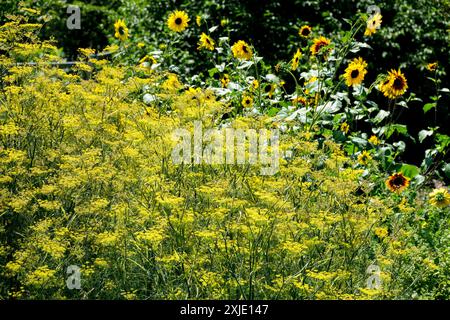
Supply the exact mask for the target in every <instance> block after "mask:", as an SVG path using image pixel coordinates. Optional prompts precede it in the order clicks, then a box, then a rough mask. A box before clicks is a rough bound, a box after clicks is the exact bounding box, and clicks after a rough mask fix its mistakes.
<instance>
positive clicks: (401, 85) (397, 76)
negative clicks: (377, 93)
mask: <svg viewBox="0 0 450 320" xmlns="http://www.w3.org/2000/svg"><path fill="white" fill-rule="evenodd" d="M407 89H408V82H407V80H406V77H405V75H404V74H403V73H402V72H401V71H400V70H394V69H392V70H391V71H389V73H388V76H387V77H386V79H385V80H384V81H383V82H382V83H381V85H380V90H381V92H383V94H384V96H385V97H387V98H389V99H395V98H398V97H400V96H402V95H403V94H404V93H405V92H406V90H407Z"/></svg>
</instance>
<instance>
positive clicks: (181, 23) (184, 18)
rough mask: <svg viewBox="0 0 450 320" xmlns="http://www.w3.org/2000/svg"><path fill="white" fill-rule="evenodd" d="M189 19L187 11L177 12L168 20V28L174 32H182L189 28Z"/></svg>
mask: <svg viewBox="0 0 450 320" xmlns="http://www.w3.org/2000/svg"><path fill="white" fill-rule="evenodd" d="M189 21H190V20H189V17H188V15H187V13H186V12H185V11H179V10H175V11H174V12H172V13H171V14H170V15H169V18H167V26H168V27H169V29H170V30H172V31H174V32H182V31H184V29H186V28H187V27H188V22H189Z"/></svg>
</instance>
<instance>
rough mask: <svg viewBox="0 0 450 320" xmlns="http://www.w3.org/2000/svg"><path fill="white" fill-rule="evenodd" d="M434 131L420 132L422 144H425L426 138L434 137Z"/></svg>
mask: <svg viewBox="0 0 450 320" xmlns="http://www.w3.org/2000/svg"><path fill="white" fill-rule="evenodd" d="M433 133H434V132H433V130H421V131H420V132H419V141H420V143H422V142H423V140H425V138H426V137H431V136H432V135H433Z"/></svg>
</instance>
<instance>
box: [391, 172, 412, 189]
mask: <svg viewBox="0 0 450 320" xmlns="http://www.w3.org/2000/svg"><path fill="white" fill-rule="evenodd" d="M408 186H409V178H407V177H405V176H404V175H403V173H401V172H398V173H395V174H393V175H392V176H390V177H389V178H388V179H387V180H386V187H387V188H388V189H389V190H391V191H392V192H401V191H402V190H404V189H405V188H407V187H408Z"/></svg>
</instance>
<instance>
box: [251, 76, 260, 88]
mask: <svg viewBox="0 0 450 320" xmlns="http://www.w3.org/2000/svg"><path fill="white" fill-rule="evenodd" d="M258 88H259V81H258V80H256V79H255V80H253V81H252V89H253V90H256V89H258Z"/></svg>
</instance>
